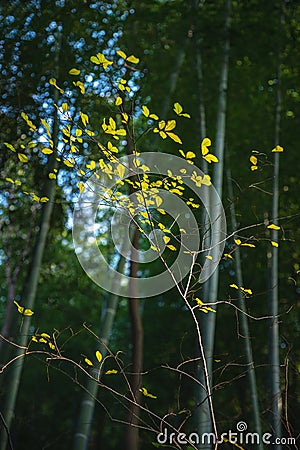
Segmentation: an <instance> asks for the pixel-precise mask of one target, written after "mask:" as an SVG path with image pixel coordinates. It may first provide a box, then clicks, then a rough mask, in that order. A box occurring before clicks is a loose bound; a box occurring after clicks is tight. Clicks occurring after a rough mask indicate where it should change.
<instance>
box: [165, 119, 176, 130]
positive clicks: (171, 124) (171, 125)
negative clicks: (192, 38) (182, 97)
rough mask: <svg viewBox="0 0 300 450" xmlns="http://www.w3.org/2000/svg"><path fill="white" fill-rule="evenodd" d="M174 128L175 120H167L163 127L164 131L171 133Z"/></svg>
mask: <svg viewBox="0 0 300 450" xmlns="http://www.w3.org/2000/svg"><path fill="white" fill-rule="evenodd" d="M175 127H176V120H168V122H167V123H166V126H165V131H171V130H173V129H174V128H175Z"/></svg>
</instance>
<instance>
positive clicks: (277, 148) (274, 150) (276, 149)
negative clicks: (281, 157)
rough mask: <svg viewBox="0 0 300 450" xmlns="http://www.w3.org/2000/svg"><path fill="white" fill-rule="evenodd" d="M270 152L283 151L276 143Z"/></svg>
mask: <svg viewBox="0 0 300 450" xmlns="http://www.w3.org/2000/svg"><path fill="white" fill-rule="evenodd" d="M272 152H273V153H281V152H283V147H281V146H280V145H276V147H275V148H273V150H272Z"/></svg>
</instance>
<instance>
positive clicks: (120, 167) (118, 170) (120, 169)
mask: <svg viewBox="0 0 300 450" xmlns="http://www.w3.org/2000/svg"><path fill="white" fill-rule="evenodd" d="M116 173H117V175H118V176H119V177H120V179H122V178H123V177H124V175H125V166H124V164H118V166H117V168H116Z"/></svg>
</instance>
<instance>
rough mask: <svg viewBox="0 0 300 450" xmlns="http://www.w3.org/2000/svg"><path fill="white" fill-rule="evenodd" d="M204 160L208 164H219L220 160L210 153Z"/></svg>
mask: <svg viewBox="0 0 300 450" xmlns="http://www.w3.org/2000/svg"><path fill="white" fill-rule="evenodd" d="M203 158H204V159H205V160H206V161H207V162H208V163H211V162H218V161H219V160H218V158H217V157H216V156H215V155H212V154H211V153H208V154H207V155H205V156H203Z"/></svg>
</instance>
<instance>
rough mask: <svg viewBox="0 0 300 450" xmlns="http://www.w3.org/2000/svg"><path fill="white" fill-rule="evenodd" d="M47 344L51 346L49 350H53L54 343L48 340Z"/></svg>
mask: <svg viewBox="0 0 300 450" xmlns="http://www.w3.org/2000/svg"><path fill="white" fill-rule="evenodd" d="M48 345H49V347H50V348H51V350H55V345H54V344H52V342H48Z"/></svg>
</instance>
